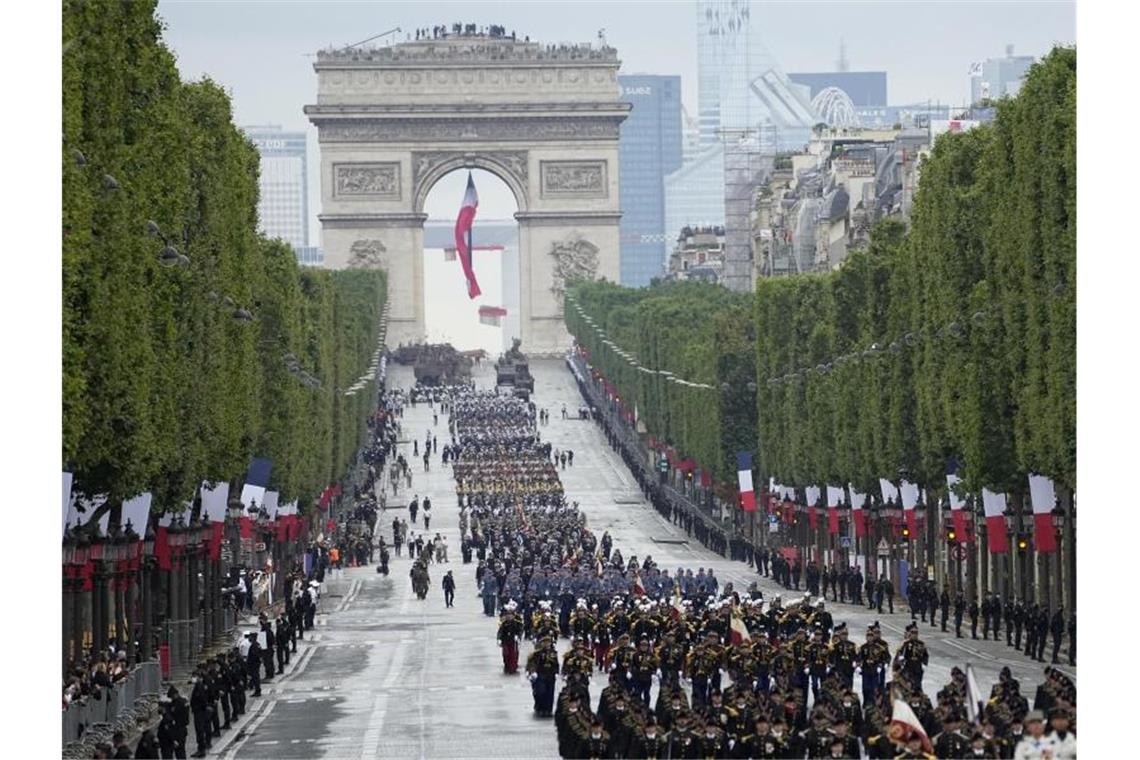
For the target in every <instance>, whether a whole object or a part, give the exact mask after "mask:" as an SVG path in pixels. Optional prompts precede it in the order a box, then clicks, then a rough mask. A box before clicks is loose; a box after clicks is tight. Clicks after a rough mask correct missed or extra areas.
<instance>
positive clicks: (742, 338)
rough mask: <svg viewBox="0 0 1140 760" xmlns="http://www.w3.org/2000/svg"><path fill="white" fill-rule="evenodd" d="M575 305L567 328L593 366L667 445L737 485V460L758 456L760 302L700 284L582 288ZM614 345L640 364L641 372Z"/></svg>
mask: <svg viewBox="0 0 1140 760" xmlns="http://www.w3.org/2000/svg"><path fill="white" fill-rule="evenodd" d="M568 301H569V303H568V304H567V307H566V324H567V327H568V328H569V330H570V332H571V333H573V334H574V335H575V336H577V338H578V341H579V343H580V344H581V345H583V346H584V347H585V348H586V349H587V350H588V351H589V352H590V356H591V361H592V363H593V366H595V367H596V368H597V369H598V370H599V371H601V372H602V374H603V375H605V377H606V378H607V379H608V380H609V381H610V382H612V383H614V384H615V385H616V386H617V387H618V388H619V389H620V391H621V393H622V394H623V397H622V403H623V405H624V406H625V407H626V408H628V409H630V410H635V411H636V413H637V415H638V419H639V420H640V422H641V423H643V424H644V425H645V427H646V429H647V430H648V431H649V432H651V433H652V434H653V435H654V436H656V437H657V438H659V439H660V440H661V441H663V442H664V443H665V444H667V445H669V446H673V447H675V448H676V450H677V451H679V452H681V454H682V455H683V456H684V457H686V458H692V459H694V460H695V461H696V462H697V465H698V466H699V467H700V468H702V469H703V470H706V471H708V472H710V473H712V474H713V476H714V478H716V479H717V480H718V481H720V482H730V481H731V480H732V473H733V472H735V469H736V458H735V457H736V452H737V451H741V450H751V449H752V448H753V443H754V440H755V423H756V405H755V383H754V380H755V359H754V356H755V349H754V347H753V327H752V320H751V313H750V308H751V296H750V295H749V294H746V293H732V292H730V291H727V290H725V289H724V288H721V287H718V286H715V285H710V284H708V283H704V282H697V281H690V282H679V283H670V284H667V285H663V286H659V287H654V288H649V289H630V288H622V287H619V286H617V285H614V284H612V283H607V282H580V283H576V284H575V285H574V286H572V288H571V291H570V296H569V299H568ZM575 304H577V305H578V306H579V307H580V308H581V309H582V312H583V313H585V314H588V315H591V318H592V319H593V320H594V324H593V326H591V325H590V324H589V323H588V321H587V320H586V319H585V318H584V317H583V316H582V315H581V314H579V312H578V309H577V308H575V306H574V305H575ZM595 328H597V329H595ZM606 341H609V342H610V343H612V344H614V345H616V346H617V347H619V348H620V349H621V350H622V351H624V352H626V353H628V354H630V355H632V356H633V357H635V360H634V361H636V365H635V364H634V363H633V362H632V361H630V360H629V359H627V358H625V357H623V356H621V355H619V354H618V353H617V352H616V351H615V350H614V349H613V348H612V347H611V346H609V345H607V343H606ZM638 366H641V367H643V368H652V369H654V370H660V371H662V372H670V373H672V374H673V375H674V376H675V379H670V378H669V376H667V375H663V374H659V373H657V372H654V373H649V372H646V371H644V370H643V369H638ZM678 380H685V381H687V382H690V383H699V384H704V385H709V386H712V387H711V388H694V387H692V386H690V385H685V384H683V383H681V382H678ZM749 383H752V387H751V389H749ZM726 385H727V387H724V386H726Z"/></svg>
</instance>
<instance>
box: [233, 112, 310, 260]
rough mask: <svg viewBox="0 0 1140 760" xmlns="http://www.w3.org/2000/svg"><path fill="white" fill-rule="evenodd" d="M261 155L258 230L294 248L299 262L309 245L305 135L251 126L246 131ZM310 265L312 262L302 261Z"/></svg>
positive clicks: (274, 127)
mask: <svg viewBox="0 0 1140 760" xmlns="http://www.w3.org/2000/svg"><path fill="white" fill-rule="evenodd" d="M243 131H244V132H245V134H246V136H248V137H249V139H250V140H251V141H252V142H253V144H254V146H255V147H256V148H257V151H258V153H260V154H261V173H260V176H259V179H258V190H259V195H258V200H257V227H258V230H259V231H260V232H261V233H262V234H264V235H265V236H266V237H269V238H280V239H281V240H284V241H285V242H286V243H288V244H289V245H291V246H292V247H293V250H294V251H295V252H296V253H297V258H298V260H299V261H301V260H302V254H303V253H304V255H305V256H307V257H308V258H310V259H312V258H313V256H314V254H313V253H312V252H303V251H302V249H304V248H307V247H308V245H309V184H308V182H309V174H308V150H307V147H306V143H305V133H304V132H285V131H282V129H281V127H279V126H252V127H246V128H245V129H244V130H243ZM302 263H311V261H302Z"/></svg>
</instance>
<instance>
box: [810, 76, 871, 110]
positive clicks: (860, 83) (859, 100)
mask: <svg viewBox="0 0 1140 760" xmlns="http://www.w3.org/2000/svg"><path fill="white" fill-rule="evenodd" d="M788 79H790V80H791V81H793V82H795V83H797V84H802V85H805V86H807V87H809V88H810V89H811V95H810V97H812V98H814V97H815V96H816V95H818V94H819V93H821V92H823V91H824V90H826V89H827V88H828V87H837V88H839V89H840V90H843V91H844V92H845V93H847V97H849V98H851V103H852V105H854V106H855V107H856V108H864V107H868V106H885V105H886V104H887V102H888V101H887V72H885V71H822V72H808V73H790V74H788Z"/></svg>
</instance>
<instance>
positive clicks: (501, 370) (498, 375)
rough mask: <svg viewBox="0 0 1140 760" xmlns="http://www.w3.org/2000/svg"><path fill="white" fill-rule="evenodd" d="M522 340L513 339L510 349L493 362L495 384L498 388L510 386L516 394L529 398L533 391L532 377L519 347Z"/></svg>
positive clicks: (528, 365)
mask: <svg viewBox="0 0 1140 760" xmlns="http://www.w3.org/2000/svg"><path fill="white" fill-rule="evenodd" d="M521 345H522V341H521V340H519V339H518V338H515V339H514V342H513V343H512V345H511V349H510V350H509V351H507V352H505V353H504V354H503V355H502V356H500V357H499V360H498V361H497V362H495V384H496V385H497V386H498V387H499V388H506V387H510V388H513V389H514V390H515V392H516V393H517V394H518V395H521V396H523V397H524V398H529V396H530V394H531V393H534V377H533V376H532V375H531V374H530V364H529V363H528V361H527V358H526V354H524V353H523V352H522V351H521V350H520V349H519V347H520V346H521Z"/></svg>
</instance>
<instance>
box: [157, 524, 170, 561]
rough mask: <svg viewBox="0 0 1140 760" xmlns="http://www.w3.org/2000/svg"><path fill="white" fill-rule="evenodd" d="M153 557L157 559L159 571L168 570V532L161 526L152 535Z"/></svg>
mask: <svg viewBox="0 0 1140 760" xmlns="http://www.w3.org/2000/svg"><path fill="white" fill-rule="evenodd" d="M154 556H155V557H157V558H158V569H159V570H169V569H170V531H169V529H167V528H164V527H162V526H161V525H160V526H159V527H158V530H157V531H155V533H154Z"/></svg>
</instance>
